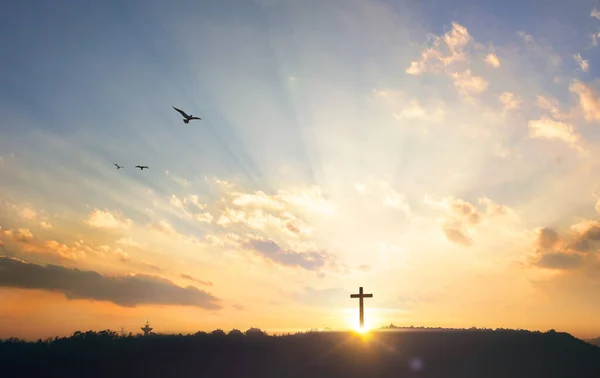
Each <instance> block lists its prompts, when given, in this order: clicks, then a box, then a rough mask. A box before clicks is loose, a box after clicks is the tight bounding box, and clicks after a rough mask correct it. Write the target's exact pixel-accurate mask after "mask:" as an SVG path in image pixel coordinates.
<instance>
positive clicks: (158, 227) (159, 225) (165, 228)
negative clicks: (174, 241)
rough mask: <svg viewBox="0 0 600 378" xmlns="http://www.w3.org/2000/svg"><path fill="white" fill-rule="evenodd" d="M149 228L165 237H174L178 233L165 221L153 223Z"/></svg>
mask: <svg viewBox="0 0 600 378" xmlns="http://www.w3.org/2000/svg"><path fill="white" fill-rule="evenodd" d="M149 228H150V229H152V230H155V231H158V232H160V233H163V234H165V235H173V234H175V233H176V231H175V229H174V228H173V226H171V225H170V224H169V223H167V222H165V221H158V222H153V223H151V224H150V225H149Z"/></svg>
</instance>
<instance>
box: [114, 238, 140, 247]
mask: <svg viewBox="0 0 600 378" xmlns="http://www.w3.org/2000/svg"><path fill="white" fill-rule="evenodd" d="M116 243H117V244H122V245H127V246H130V247H136V248H142V246H143V245H142V244H141V243H138V242H137V241H135V240H133V239H132V238H131V237H122V238H120V239H118V240H117V242H116Z"/></svg>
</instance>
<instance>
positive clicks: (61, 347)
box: [0, 330, 600, 378]
mask: <svg viewBox="0 0 600 378" xmlns="http://www.w3.org/2000/svg"><path fill="white" fill-rule="evenodd" d="M0 371H1V372H2V374H0V375H2V377H6V378H11V377H63V378H68V377H144V378H152V377H258V378H269V377H277V378H283V377H328V378H329V377H344V378H352V377H395V378H397V377H416V376H418V377H444V378H454V377H457V378H458V377H460V378H470V377H473V378H475V377H477V378H480V377H486V378H497V377H517V378H518V377H524V378H525V377H528V378H530V377H544V378H552V377H557V378H558V377H569V378H573V377H577V378H592V377H593V378H597V377H600V348H599V347H596V346H593V345H590V344H588V343H586V342H584V341H582V340H579V339H577V338H575V337H573V336H571V335H569V334H566V333H557V332H554V331H551V332H546V333H540V332H528V331H510V330H496V331H490V330H484V331H482V330H467V331H460V332H459V331H448V330H440V331H438V332H418V331H411V332H403V331H382V332H373V333H371V334H369V335H368V336H364V337H363V336H361V335H358V334H354V333H348V332H320V333H319V332H311V333H304V334H296V335H285V336H267V335H264V334H262V333H261V332H258V331H257V332H251V333H249V334H248V335H244V334H242V333H241V332H234V333H232V334H230V335H225V334H224V333H222V332H216V333H214V334H206V333H198V334H196V335H188V336H182V335H151V336H144V337H142V336H138V337H135V336H130V337H119V336H118V335H117V334H116V333H114V332H110V331H102V332H99V333H95V332H91V331H90V332H86V333H76V334H75V335H73V336H72V337H70V338H62V339H55V340H52V341H46V342H43V341H41V340H40V341H38V342H22V341H19V340H14V339H11V340H7V341H4V342H3V343H0Z"/></svg>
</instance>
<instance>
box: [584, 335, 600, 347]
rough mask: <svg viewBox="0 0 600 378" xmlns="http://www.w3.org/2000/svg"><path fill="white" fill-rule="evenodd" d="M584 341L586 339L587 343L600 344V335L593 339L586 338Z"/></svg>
mask: <svg viewBox="0 0 600 378" xmlns="http://www.w3.org/2000/svg"><path fill="white" fill-rule="evenodd" d="M585 341H587V342H588V343H590V344H592V345H597V346H600V337H596V338H595V339H588V340H585Z"/></svg>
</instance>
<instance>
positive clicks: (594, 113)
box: [569, 80, 600, 121]
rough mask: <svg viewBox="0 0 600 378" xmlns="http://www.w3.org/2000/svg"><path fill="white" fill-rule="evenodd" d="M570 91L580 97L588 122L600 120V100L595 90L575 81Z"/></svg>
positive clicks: (580, 103)
mask: <svg viewBox="0 0 600 378" xmlns="http://www.w3.org/2000/svg"><path fill="white" fill-rule="evenodd" d="M569 90H570V91H571V92H573V93H575V94H577V96H579V105H580V106H581V109H582V110H583V114H584V117H585V119H586V120H587V121H598V120H600V98H599V97H598V93H597V92H596V90H595V89H593V88H591V87H590V86H588V85H586V84H584V83H582V82H581V81H578V80H575V81H574V82H573V83H572V84H571V86H570V87H569Z"/></svg>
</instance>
